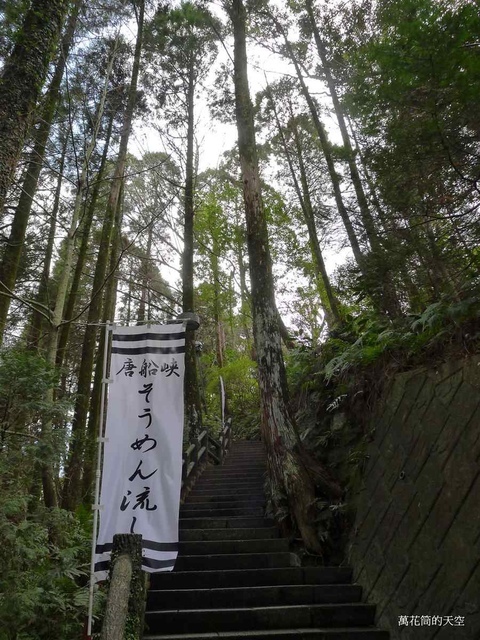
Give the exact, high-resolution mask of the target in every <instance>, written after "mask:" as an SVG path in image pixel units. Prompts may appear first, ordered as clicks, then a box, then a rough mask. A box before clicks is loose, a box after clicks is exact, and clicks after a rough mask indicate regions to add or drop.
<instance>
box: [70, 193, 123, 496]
mask: <svg viewBox="0 0 480 640" xmlns="http://www.w3.org/2000/svg"><path fill="white" fill-rule="evenodd" d="M123 193H124V190H123V187H122V193H121V196H120V198H119V200H118V207H117V212H116V215H115V227H114V229H113V233H112V249H111V251H110V262H109V265H108V274H109V280H108V284H107V286H106V287H105V298H104V304H103V314H102V324H106V323H107V321H113V319H114V315H115V303H116V299H117V284H118V276H117V275H116V272H117V270H118V261H119V255H120V246H121V239H122V236H121V233H122V216H123ZM104 349H105V331H104V330H103V329H102V332H101V334H100V340H99V344H98V349H97V359H96V363H95V374H94V378H93V388H92V397H91V399H90V408H89V412H88V423H87V437H86V444H85V453H84V457H83V476H82V491H81V500H82V502H83V503H84V504H88V502H89V498H90V497H91V493H92V489H93V484H94V479H95V464H96V457H97V456H96V453H97V446H98V444H97V434H98V432H99V424H100V421H101V420H103V416H102V415H101V414H100V405H101V396H102V380H103V366H104V362H103V354H104Z"/></svg>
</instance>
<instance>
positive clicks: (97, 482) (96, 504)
mask: <svg viewBox="0 0 480 640" xmlns="http://www.w3.org/2000/svg"><path fill="white" fill-rule="evenodd" d="M114 327H115V324H114V323H111V322H109V321H107V322H106V323H105V341H104V345H103V373H102V393H101V399H100V420H99V427H98V439H97V442H98V446H97V468H96V471H95V494H94V502H93V505H92V509H93V533H92V553H91V557H90V586H89V594H88V625H87V637H88V638H91V637H92V621H93V594H94V589H95V547H96V544H97V530H98V512H99V511H100V509H101V508H102V507H101V505H100V504H99V499H100V476H101V464H102V451H103V444H104V442H105V438H104V437H103V423H104V415H105V399H106V395H107V385H108V384H109V383H110V382H111V380H109V379H107V366H108V347H109V337H110V335H111V332H112V330H113V328H114Z"/></svg>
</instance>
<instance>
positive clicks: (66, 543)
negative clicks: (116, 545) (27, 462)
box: [0, 456, 91, 640]
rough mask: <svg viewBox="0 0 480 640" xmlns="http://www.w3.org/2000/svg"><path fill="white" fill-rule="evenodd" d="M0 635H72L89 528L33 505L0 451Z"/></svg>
mask: <svg viewBox="0 0 480 640" xmlns="http://www.w3.org/2000/svg"><path fill="white" fill-rule="evenodd" d="M0 473H1V475H2V486H1V491H0V537H1V539H2V545H1V547H0V565H1V567H2V571H1V574H0V638H1V640H13V639H15V640H40V639H45V640H47V639H51V640H55V639H58V640H68V639H69V638H72V640H73V639H74V638H78V637H79V634H80V632H81V629H82V624H83V619H84V616H85V612H86V608H85V602H86V592H87V588H86V586H81V585H85V584H86V577H87V572H88V556H89V546H90V536H91V534H90V532H89V531H86V530H85V528H83V527H82V526H81V525H80V523H79V522H78V521H77V519H76V518H75V516H74V515H73V514H71V513H69V512H66V511H63V510H60V509H54V510H48V509H45V508H43V507H40V506H38V507H37V508H36V510H35V511H34V512H33V513H29V511H28V506H29V497H28V495H26V493H25V492H24V490H23V487H19V486H18V481H17V480H16V478H15V477H13V474H12V473H11V471H10V470H9V461H8V460H5V459H4V456H0Z"/></svg>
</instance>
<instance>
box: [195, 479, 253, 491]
mask: <svg viewBox="0 0 480 640" xmlns="http://www.w3.org/2000/svg"><path fill="white" fill-rule="evenodd" d="M198 488H200V489H210V490H213V491H223V490H224V489H254V490H257V489H263V481H259V480H239V479H238V478H233V479H231V478H226V479H224V480H222V479H219V478H215V479H213V480H205V482H202V483H201V485H199V487H198Z"/></svg>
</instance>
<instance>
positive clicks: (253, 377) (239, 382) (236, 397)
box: [206, 353, 260, 439]
mask: <svg viewBox="0 0 480 640" xmlns="http://www.w3.org/2000/svg"><path fill="white" fill-rule="evenodd" d="M227 356H230V358H231V360H230V358H229V362H228V364H226V365H225V366H224V367H222V368H219V369H216V368H211V369H210V371H209V378H208V383H207V389H206V391H207V397H208V398H209V400H210V402H211V403H212V404H216V405H217V406H218V401H219V400H218V388H219V378H220V376H222V377H223V380H224V383H225V388H226V390H227V394H228V412H229V415H230V416H231V418H232V430H233V431H232V433H233V437H234V438H235V439H249V438H252V439H254V438H258V435H259V433H260V393H259V388H258V381H257V367H256V364H255V363H254V362H253V360H251V359H250V358H249V357H247V356H241V355H238V354H237V355H236V357H235V354H233V353H228V354H227ZM215 413H218V410H217V411H215Z"/></svg>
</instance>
